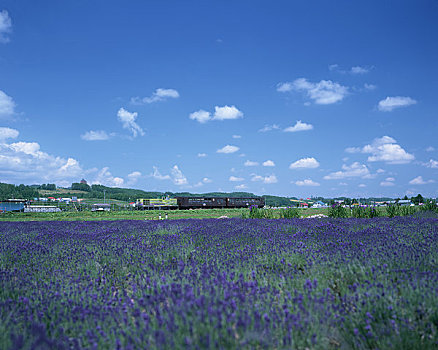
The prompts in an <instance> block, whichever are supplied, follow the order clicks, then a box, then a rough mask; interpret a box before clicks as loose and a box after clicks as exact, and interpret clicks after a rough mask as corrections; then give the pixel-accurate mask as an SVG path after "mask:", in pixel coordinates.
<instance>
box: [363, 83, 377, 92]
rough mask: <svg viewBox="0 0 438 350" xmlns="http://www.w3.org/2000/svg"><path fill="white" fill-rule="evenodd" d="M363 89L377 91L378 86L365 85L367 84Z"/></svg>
mask: <svg viewBox="0 0 438 350" xmlns="http://www.w3.org/2000/svg"><path fill="white" fill-rule="evenodd" d="M363 87H364V88H365V89H366V90H370V91H371V90H376V89H377V86H376V85H374V84H367V83H365V84H363Z"/></svg>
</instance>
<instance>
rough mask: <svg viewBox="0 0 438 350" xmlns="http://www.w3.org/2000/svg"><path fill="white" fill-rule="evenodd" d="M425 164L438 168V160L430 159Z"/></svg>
mask: <svg viewBox="0 0 438 350" xmlns="http://www.w3.org/2000/svg"><path fill="white" fill-rule="evenodd" d="M423 165H424V166H427V167H428V168H433V169H438V161H437V160H433V159H429V161H428V162H427V163H423Z"/></svg>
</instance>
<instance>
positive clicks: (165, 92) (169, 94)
mask: <svg viewBox="0 0 438 350" xmlns="http://www.w3.org/2000/svg"><path fill="white" fill-rule="evenodd" d="M178 97H179V93H178V91H176V90H175V89H163V88H160V89H157V90H155V92H154V93H153V94H152V95H151V96H149V97H143V98H141V97H133V98H131V103H132V104H135V105H141V104H145V103H154V102H158V101H164V100H167V99H169V98H178Z"/></svg>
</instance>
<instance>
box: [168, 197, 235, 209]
mask: <svg viewBox="0 0 438 350" xmlns="http://www.w3.org/2000/svg"><path fill="white" fill-rule="evenodd" d="M176 199H177V203H178V208H179V209H215V208H217V209H220V208H226V207H227V200H226V198H221V197H219V198H216V197H215V198H213V197H177V198H176Z"/></svg>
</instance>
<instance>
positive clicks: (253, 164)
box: [243, 160, 259, 166]
mask: <svg viewBox="0 0 438 350" xmlns="http://www.w3.org/2000/svg"><path fill="white" fill-rule="evenodd" d="M243 165H244V166H257V165H259V163H258V162H253V161H252V160H247V161H246V162H245V163H244V164H243Z"/></svg>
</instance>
